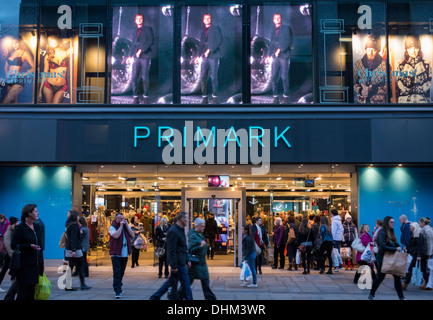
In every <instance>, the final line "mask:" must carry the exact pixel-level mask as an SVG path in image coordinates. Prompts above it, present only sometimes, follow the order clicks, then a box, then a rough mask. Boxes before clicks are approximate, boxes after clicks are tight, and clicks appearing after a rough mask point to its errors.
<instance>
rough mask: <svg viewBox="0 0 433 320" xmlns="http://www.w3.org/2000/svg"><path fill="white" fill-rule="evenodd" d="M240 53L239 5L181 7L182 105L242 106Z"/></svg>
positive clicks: (240, 24)
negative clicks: (236, 104)
mask: <svg viewBox="0 0 433 320" xmlns="http://www.w3.org/2000/svg"><path fill="white" fill-rule="evenodd" d="M236 8H237V9H238V10H235V9H236ZM241 50H242V18H241V11H240V9H239V8H238V6H207V7H205V6H186V7H183V8H182V41H181V58H180V60H181V95H182V97H181V98H182V103H185V104H190V103H191V104H192V103H197V104H208V103H209V104H216V103H218V104H224V103H241V102H242V101H241V97H240V94H241V85H242V80H241V79H242V78H241V73H242V65H241V63H242V56H241V54H242V52H241Z"/></svg>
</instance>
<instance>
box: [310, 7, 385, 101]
mask: <svg viewBox="0 0 433 320" xmlns="http://www.w3.org/2000/svg"><path fill="white" fill-rule="evenodd" d="M317 5H318V10H317V12H318V26H317V41H316V43H317V46H316V50H315V53H316V55H317V59H316V60H317V69H318V72H319V75H318V78H319V79H318V81H319V90H318V102H320V103H323V104H338V103H344V104H347V103H354V104H361V105H362V104H384V103H388V102H389V89H390V88H389V72H390V67H389V56H388V52H387V44H386V26H385V13H386V12H385V10H386V6H385V1H365V2H364V1H318V4H317Z"/></svg>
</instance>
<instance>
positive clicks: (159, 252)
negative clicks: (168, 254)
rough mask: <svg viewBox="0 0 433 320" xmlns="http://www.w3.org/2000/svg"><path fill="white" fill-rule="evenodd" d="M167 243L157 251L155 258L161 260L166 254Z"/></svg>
mask: <svg viewBox="0 0 433 320" xmlns="http://www.w3.org/2000/svg"><path fill="white" fill-rule="evenodd" d="M164 247H165V243H164V246H162V247H159V248H156V249H155V257H157V258H160V257H162V256H163V255H164V254H165V249H164Z"/></svg>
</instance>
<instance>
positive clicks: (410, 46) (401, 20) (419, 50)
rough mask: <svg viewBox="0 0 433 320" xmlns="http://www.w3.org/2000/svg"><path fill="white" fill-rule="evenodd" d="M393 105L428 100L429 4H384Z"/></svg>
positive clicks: (432, 22)
mask: <svg viewBox="0 0 433 320" xmlns="http://www.w3.org/2000/svg"><path fill="white" fill-rule="evenodd" d="M388 18H389V20H388V21H389V25H388V28H389V52H390V64H391V68H392V76H391V79H392V82H391V88H392V96H391V102H393V103H405V104H409V103H430V102H431V101H432V90H431V84H432V59H433V53H432V35H433V2H432V1H405V2H401V1H395V0H392V1H388Z"/></svg>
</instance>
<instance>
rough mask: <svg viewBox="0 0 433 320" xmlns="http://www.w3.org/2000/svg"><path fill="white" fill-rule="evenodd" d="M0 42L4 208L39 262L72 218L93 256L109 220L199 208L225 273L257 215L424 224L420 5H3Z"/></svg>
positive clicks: (116, 1) (426, 100)
mask: <svg viewBox="0 0 433 320" xmlns="http://www.w3.org/2000/svg"><path fill="white" fill-rule="evenodd" d="M0 48H1V50H0V150H1V152H0V214H4V215H5V216H6V217H7V218H8V217H10V216H17V217H19V216H20V212H21V208H22V207H23V206H24V205H25V204H27V203H35V204H37V206H38V211H39V212H40V217H41V218H42V220H43V221H44V223H45V226H46V238H47V241H46V248H45V258H47V259H61V258H62V257H63V250H62V249H59V247H58V240H59V239H60V237H61V235H62V232H63V231H64V223H65V221H66V214H67V212H68V210H70V209H71V208H72V207H75V208H79V210H82V211H83V213H84V214H85V215H86V216H87V218H88V222H89V225H90V226H91V228H92V232H93V233H92V237H91V238H92V239H91V241H92V248H93V249H94V250H95V253H92V255H93V257H95V256H96V257H103V256H104V255H107V254H108V253H107V252H106V247H105V246H106V238H105V236H106V231H107V227H106V226H107V223H109V220H110V218H111V217H112V216H111V214H112V212H118V211H122V212H124V213H125V215H128V216H133V215H134V214H135V213H137V212H140V211H143V210H147V211H148V212H149V213H152V212H153V213H154V223H153V226H154V225H155V224H158V222H159V219H160V216H161V214H167V215H170V213H172V212H174V211H176V210H177V209H181V210H184V211H187V212H188V213H189V214H190V223H192V221H193V219H194V217H195V216H196V215H200V214H203V215H204V216H205V217H207V214H208V212H210V211H212V212H214V213H215V218H216V220H217V222H218V228H219V234H218V237H217V239H216V240H217V251H218V252H217V253H218V254H219V256H221V257H225V259H226V262H227V264H228V265H233V264H234V265H238V263H239V261H240V260H239V259H240V254H239V253H240V249H241V232H240V228H241V226H242V225H243V224H245V223H246V222H247V221H248V220H249V217H252V216H254V215H255V214H257V213H259V214H261V215H263V216H264V217H266V220H267V221H266V222H267V228H268V232H272V222H273V219H274V218H275V216H276V215H278V214H280V213H281V212H285V213H286V212H288V211H290V210H292V211H294V212H296V213H301V214H304V215H305V214H307V213H308V212H310V211H314V212H316V213H317V212H318V211H320V212H327V211H329V210H330V208H332V207H335V208H337V209H338V210H340V212H350V213H351V215H352V216H353V217H354V221H355V222H356V223H357V224H358V226H360V225H361V224H369V225H370V228H371V229H373V227H374V226H375V221H376V220H377V219H383V217H385V216H386V215H391V216H393V217H394V218H395V219H397V218H398V217H399V216H400V215H402V214H405V215H407V216H408V218H409V220H412V221H415V220H416V221H417V220H418V219H419V218H420V217H426V216H427V217H428V216H430V218H432V217H431V201H432V199H433V185H432V181H433V166H432V164H433V149H432V147H431V146H432V145H433V108H432V103H431V101H432V99H433V90H431V86H432V66H433V65H432V61H433V1H409V0H405V1H400V0H387V1H385V0H378V1H373V0H372V1H353V0H329V1H322V0H315V1H303V2H298V1H278V0H274V1H264V0H261V1H259V0H244V1H237V2H234V1H221V0H219V1H204V0H203V1H199V0H189V1H188V0H184V1H175V0H172V1H159V0H126V1H124V0H122V1H120V0H94V1H84V0H83V1H80V0H69V1H64V2H62V1H52V0H9V1H5V2H4V3H2V10H1V11H0ZM107 221H108V222H107ZM151 229H152V227H151V226H150V227H148V230H146V231H149V233H150V234H151ZM396 229H399V228H396ZM397 233H398V234H397V236H398V237H399V230H397ZM150 238H151V237H150ZM151 250H152V246H151V243H150V245H149V249H148V252H147V254H149V255H151ZM92 255H91V256H92ZM151 256H152V255H151ZM151 259H153V256H152V258H151ZM96 263H97V264H98V262H96Z"/></svg>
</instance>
